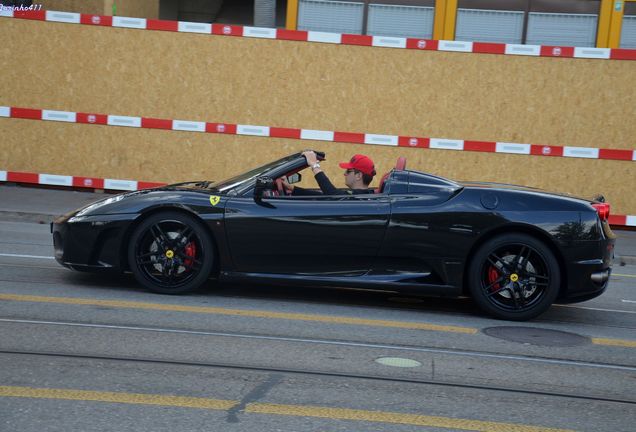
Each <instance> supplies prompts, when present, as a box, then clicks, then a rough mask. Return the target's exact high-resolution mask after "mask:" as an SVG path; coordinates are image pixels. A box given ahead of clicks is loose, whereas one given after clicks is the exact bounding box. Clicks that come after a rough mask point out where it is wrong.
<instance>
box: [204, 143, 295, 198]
mask: <svg viewBox="0 0 636 432" xmlns="http://www.w3.org/2000/svg"><path fill="white" fill-rule="evenodd" d="M301 157H302V155H301V153H295V154H292V155H289V156H285V157H284V158H281V159H278V160H275V161H273V162H269V163H267V164H265V165H262V166H259V167H257V168H253V169H251V170H249V171H247V172H244V173H242V174H238V175H236V176H234V177H230V178H228V179H225V180H221V181H218V182H214V183H211V184H210V185H209V186H208V187H209V188H210V189H213V190H215V191H217V192H219V193H221V194H227V195H238V194H240V193H241V191H244V190H245V189H248V188H249V187H250V186H254V184H255V183H256V179H257V178H258V177H261V176H266V175H268V174H270V173H271V174H273V173H275V172H276V171H277V170H278V169H279V168H281V167H283V166H286V165H288V164H289V163H290V162H293V161H297V160H299V158H301ZM303 161H304V158H303Z"/></svg>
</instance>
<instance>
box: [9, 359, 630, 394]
mask: <svg viewBox="0 0 636 432" xmlns="http://www.w3.org/2000/svg"><path fill="white" fill-rule="evenodd" d="M0 355H16V356H34V357H45V358H63V359H73V360H89V361H110V362H122V363H137V364H152V365H163V366H183V367H202V368H213V369H228V370H238V371H249V372H266V373H278V374H287V375H304V376H314V377H324V378H344V379H354V380H370V381H376V382H390V383H400V384H410V385H426V386H439V387H447V388H455V389H467V390H481V391H488V392H506V393H513V394H524V395H531V396H542V397H554V398H561V399H576V400H584V401H594V402H609V403H614V404H624V405H629V406H634V405H636V400H630V399H626V398H612V397H602V396H591V395H586V394H581V393H578V394H577V393H566V392H551V391H540V390H532V389H523V388H514V387H505V386H493V385H477V384H466V383H457V382H450V381H443V380H433V379H414V378H399V377H391V376H383V375H379V374H375V375H370V374H354V373H350V372H342V373H339V372H325V371H318V370H312V369H305V368H277V367H268V366H257V365H240V364H231V363H220V362H219V363H216V362H193V361H179V360H167V359H153V358H139V357H124V356H107V355H89V354H70V353H61V352H40V351H19V350H3V349H0Z"/></svg>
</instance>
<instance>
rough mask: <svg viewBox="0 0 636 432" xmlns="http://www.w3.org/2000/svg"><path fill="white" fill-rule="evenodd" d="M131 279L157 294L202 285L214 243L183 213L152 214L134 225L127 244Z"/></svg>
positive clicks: (210, 271)
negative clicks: (131, 273) (132, 276)
mask: <svg viewBox="0 0 636 432" xmlns="http://www.w3.org/2000/svg"><path fill="white" fill-rule="evenodd" d="M128 264H129V266H130V269H131V271H132V272H133V274H134V276H135V279H137V281H138V282H139V283H140V284H142V285H143V286H144V287H146V288H148V289H149V290H151V291H154V292H158V293H161V294H182V293H186V292H190V291H193V290H195V289H197V288H199V287H200V286H202V285H203V284H204V283H205V282H206V281H207V280H208V278H209V277H210V274H211V273H212V269H213V266H214V245H213V243H212V240H211V238H210V235H209V234H208V232H207V230H206V229H205V227H204V226H203V224H202V223H201V222H200V221H198V220H197V219H196V218H194V217H193V216H190V215H188V214H185V213H180V212H175V211H166V212H161V213H157V214H154V215H152V216H150V217H148V218H147V219H145V220H144V221H142V222H141V224H139V226H137V228H136V229H135V230H134V231H133V233H132V235H131V237H130V242H129V244H128Z"/></svg>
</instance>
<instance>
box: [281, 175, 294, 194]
mask: <svg viewBox="0 0 636 432" xmlns="http://www.w3.org/2000/svg"><path fill="white" fill-rule="evenodd" d="M282 183H283V187H284V188H285V190H287V191H288V192H293V191H294V185H293V184H289V182H288V181H287V177H283V180H282Z"/></svg>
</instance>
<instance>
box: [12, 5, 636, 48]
mask: <svg viewBox="0 0 636 432" xmlns="http://www.w3.org/2000/svg"><path fill="white" fill-rule="evenodd" d="M9 8H10V7H9ZM9 8H6V9H3V10H2V11H0V17H6V18H19V19H28V20H38V21H50V22H60V23H65V24H82V25H93V26H103V27H115V28H128V29H139V30H159V31H172V32H180V33H199V34H207V35H217V36H238V37H250V38H261V39H278V40H288V41H302V42H318V43H330V44H339V45H357V46H374V47H384V48H397V49H411V50H420V51H422V50H424V51H447V52H463V53H478V54H501V55H521V56H532V57H559V58H581V59H602V60H636V50H634V49H619V48H585V47H567V46H547V45H518V44H504V43H487V42H461V41H445V40H430V39H418V38H400V37H388V36H369V35H355V34H340V33H324V32H317V31H304V30H286V29H274V28H263V27H248V26H237V25H226V24H205V23H194V22H185V21H165V20H157V19H145V18H130V17H119V16H115V17H112V16H104V15H90V14H79V13H71V12H57V11H43V10H40V11H38V10H33V11H25V10H12V9H9Z"/></svg>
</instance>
